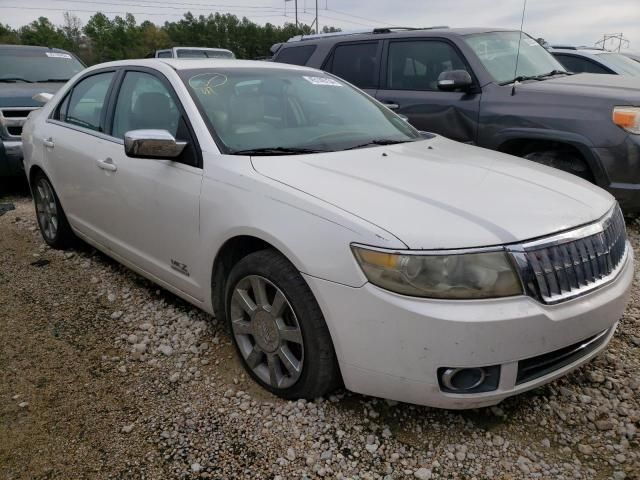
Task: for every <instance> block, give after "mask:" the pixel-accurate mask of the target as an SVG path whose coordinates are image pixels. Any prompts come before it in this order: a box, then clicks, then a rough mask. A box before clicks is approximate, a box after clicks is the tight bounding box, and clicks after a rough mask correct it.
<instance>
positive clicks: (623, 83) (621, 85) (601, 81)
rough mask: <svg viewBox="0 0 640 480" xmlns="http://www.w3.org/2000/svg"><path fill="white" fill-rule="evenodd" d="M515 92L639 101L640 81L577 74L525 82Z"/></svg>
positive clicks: (623, 76)
mask: <svg viewBox="0 0 640 480" xmlns="http://www.w3.org/2000/svg"><path fill="white" fill-rule="evenodd" d="M516 90H524V91H539V92H547V93H552V92H555V93H561V94H563V95H573V96H586V97H591V98H593V97H596V98H610V99H615V100H640V79H639V78H638V77H633V76H629V75H607V74H597V73H578V74H575V75H565V76H558V77H553V78H549V79H547V80H542V81H529V82H525V83H522V84H519V85H518V86H517V87H516Z"/></svg>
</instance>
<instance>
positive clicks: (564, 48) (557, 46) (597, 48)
mask: <svg viewBox="0 0 640 480" xmlns="http://www.w3.org/2000/svg"><path fill="white" fill-rule="evenodd" d="M551 48H558V49H560V48H561V49H563V50H604V48H600V47H590V46H588V45H578V46H577V47H576V46H573V45H551Z"/></svg>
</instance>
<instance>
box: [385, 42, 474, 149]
mask: <svg viewBox="0 0 640 480" xmlns="http://www.w3.org/2000/svg"><path fill="white" fill-rule="evenodd" d="M383 57H384V58H385V59H386V60H385V61H384V62H383V64H384V67H383V72H384V74H383V76H382V78H383V79H382V83H381V85H380V89H379V90H378V92H377V95H376V98H377V99H378V100H380V101H381V102H382V103H384V104H385V105H387V106H388V107H389V108H391V109H393V110H394V111H395V112H396V113H398V114H401V115H405V116H406V117H408V119H409V122H410V123H411V124H412V125H413V126H414V127H416V128H417V129H419V130H424V131H427V132H433V133H437V134H440V135H443V136H445V137H447V138H450V139H452V140H458V141H460V142H468V143H474V142H475V141H476V137H477V133H478V115H479V111H480V93H465V92H443V91H440V90H438V76H439V75H440V74H441V73H442V72H444V71H448V70H467V71H469V73H470V74H471V71H470V68H469V67H467V65H466V64H465V62H464V61H463V60H462V56H461V54H460V53H458V51H457V50H456V48H455V47H454V46H453V45H452V44H450V43H448V42H446V41H444V40H423V39H418V40H390V41H389V42H388V45H387V46H386V48H385V53H384V54H383ZM471 75H472V77H473V74H471Z"/></svg>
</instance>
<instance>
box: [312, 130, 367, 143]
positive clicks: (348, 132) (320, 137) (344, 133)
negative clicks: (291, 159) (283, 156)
mask: <svg viewBox="0 0 640 480" xmlns="http://www.w3.org/2000/svg"><path fill="white" fill-rule="evenodd" d="M353 134H356V135H364V136H366V135H367V134H366V133H365V132H361V131H359V130H344V131H340V132H330V133H324V134H322V135H318V136H317V137H313V138H311V139H309V142H308V143H315V142H319V141H321V140H324V139H325V138H331V137H345V136H348V135H353Z"/></svg>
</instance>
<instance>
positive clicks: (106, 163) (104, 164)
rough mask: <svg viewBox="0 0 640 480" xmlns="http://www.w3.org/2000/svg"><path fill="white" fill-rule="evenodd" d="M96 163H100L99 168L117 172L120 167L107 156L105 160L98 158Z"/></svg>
mask: <svg viewBox="0 0 640 480" xmlns="http://www.w3.org/2000/svg"><path fill="white" fill-rule="evenodd" d="M96 164H97V165H98V168H101V169H102V170H106V171H107V172H115V171H116V170H118V167H117V166H116V164H115V163H113V160H111V159H110V158H105V159H104V160H96Z"/></svg>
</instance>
